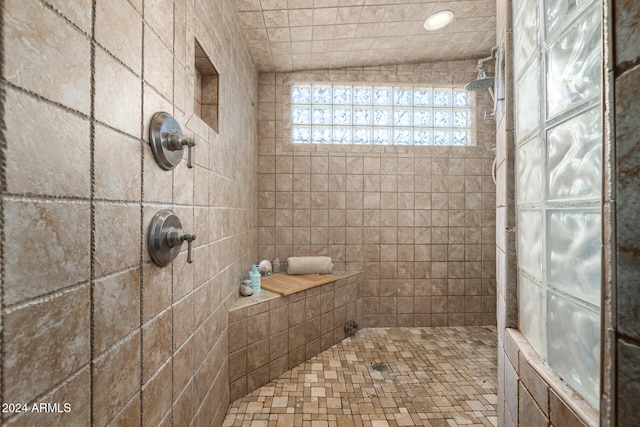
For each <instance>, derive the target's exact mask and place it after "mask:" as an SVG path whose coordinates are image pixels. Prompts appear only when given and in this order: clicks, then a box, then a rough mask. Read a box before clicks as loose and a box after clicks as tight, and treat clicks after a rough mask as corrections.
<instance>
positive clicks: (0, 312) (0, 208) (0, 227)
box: [0, 0, 7, 422]
mask: <svg viewBox="0 0 640 427" xmlns="http://www.w3.org/2000/svg"><path fill="white" fill-rule="evenodd" d="M4 15H5V4H4V0H0V57H2V58H5V55H4V46H5V43H4V33H5V32H4V31H3V30H4V21H5V20H4ZM0 76H4V61H0ZM2 82H3V84H1V85H0V284H1V285H0V360H2V361H4V360H6V349H5V336H4V332H5V329H4V323H5V313H4V284H5V283H6V282H7V281H6V278H5V267H4V266H5V262H6V260H5V255H4V254H5V248H6V245H5V222H4V212H5V210H4V208H5V207H4V197H3V195H4V193H6V191H7V165H6V159H7V155H6V153H7V139H6V134H5V130H6V123H5V98H6V88H5V84H4V78H2ZM5 388H6V375H5V372H4V363H0V402H4V401H5V400H4V396H5ZM2 418H4V417H2V416H1V415H0V422H1V421H2Z"/></svg>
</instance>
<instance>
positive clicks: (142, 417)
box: [138, 0, 145, 426]
mask: <svg viewBox="0 0 640 427" xmlns="http://www.w3.org/2000/svg"><path fill="white" fill-rule="evenodd" d="M144 6H145V0H142V1H141V10H140V14H141V17H142V29H141V34H140V38H141V42H140V45H141V49H142V51H141V54H140V86H141V90H140V142H141V143H140V294H139V302H140V304H139V305H140V319H139V328H140V338H139V339H140V359H139V363H140V382H139V387H138V394H139V396H140V425H141V426H142V424H143V421H144V413H143V409H144V399H143V395H142V387H143V385H144V369H143V368H144V339H143V330H142V325H143V324H144V298H143V296H144V279H145V277H144V247H145V245H144V203H143V200H144V157H145V156H144V147H145V141H144V91H145V84H144V52H145V43H144V33H145V30H144V28H145V22H144Z"/></svg>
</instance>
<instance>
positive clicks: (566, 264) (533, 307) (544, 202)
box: [513, 0, 602, 408]
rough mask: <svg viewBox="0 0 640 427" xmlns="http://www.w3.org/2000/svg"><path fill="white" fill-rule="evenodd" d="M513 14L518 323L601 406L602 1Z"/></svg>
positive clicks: (516, 2)
mask: <svg viewBox="0 0 640 427" xmlns="http://www.w3.org/2000/svg"><path fill="white" fill-rule="evenodd" d="M513 11H514V63H513V68H514V78H515V111H514V117H515V123H516V129H515V132H516V206H517V208H516V215H517V231H518V242H517V255H518V300H519V325H520V329H521V331H522V332H523V333H524V334H525V335H526V336H527V338H528V339H529V341H530V342H531V344H532V345H533V347H534V348H535V349H536V350H537V351H538V352H539V353H540V355H541V356H542V358H543V360H544V361H545V362H546V363H547V364H548V365H549V366H550V367H551V368H552V369H554V370H555V371H556V372H557V373H558V374H559V376H560V377H562V378H563V379H564V380H565V381H566V382H567V383H568V384H569V385H571V386H572V387H573V388H574V389H575V390H576V391H577V392H578V393H580V394H581V395H582V396H583V397H584V398H585V400H587V401H588V402H589V403H590V404H591V405H593V406H594V407H596V408H597V406H598V399H599V376H600V356H599V355H600V270H601V265H600V264H601V249H600V247H601V169H602V168H601V162H602V158H601V157H602V155H601V151H602V126H601V122H602V117H601V114H602V113H601V101H600V93H601V71H602V64H601V44H602V43H601V21H602V17H601V11H600V2H597V1H594V0H546V1H544V2H542V1H537V0H513Z"/></svg>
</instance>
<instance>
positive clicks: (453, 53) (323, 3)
mask: <svg viewBox="0 0 640 427" xmlns="http://www.w3.org/2000/svg"><path fill="white" fill-rule="evenodd" d="M236 4H237V7H238V12H239V13H240V18H241V20H242V23H243V25H244V27H245V29H246V34H247V38H248V40H249V44H250V46H251V54H252V56H253V59H254V61H255V63H256V65H257V67H258V70H259V71H262V72H273V71H285V72H286V71H298V70H312V69H327V68H344V67H364V66H375V65H387V64H402V63H417V62H434V61H448V60H457V59H469V58H478V57H482V56H488V55H489V54H490V52H491V48H492V47H493V46H494V44H495V39H496V2H495V0H458V1H443V0H236ZM440 10H451V11H453V13H454V14H455V18H454V20H453V22H452V23H451V24H450V25H449V26H447V27H446V28H444V29H442V30H440V31H435V32H429V31H426V30H425V29H424V28H423V24H424V21H425V19H426V18H428V17H429V16H430V15H431V14H433V13H435V12H437V11H440Z"/></svg>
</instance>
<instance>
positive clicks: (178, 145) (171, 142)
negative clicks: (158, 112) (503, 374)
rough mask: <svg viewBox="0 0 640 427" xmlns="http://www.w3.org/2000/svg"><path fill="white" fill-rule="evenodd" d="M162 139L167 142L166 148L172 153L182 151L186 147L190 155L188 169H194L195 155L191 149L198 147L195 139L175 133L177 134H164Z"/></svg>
mask: <svg viewBox="0 0 640 427" xmlns="http://www.w3.org/2000/svg"><path fill="white" fill-rule="evenodd" d="M162 137H163V138H164V140H165V141H166V147H167V149H168V150H171V151H176V150H182V147H184V146H186V147H187V154H188V157H187V167H188V168H189V169H191V168H193V155H192V153H191V151H192V150H191V148H192V147H195V145H196V140H195V138H189V137H186V136H183V135H182V134H180V133H175V132H168V133H166V134H163V135H162Z"/></svg>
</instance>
